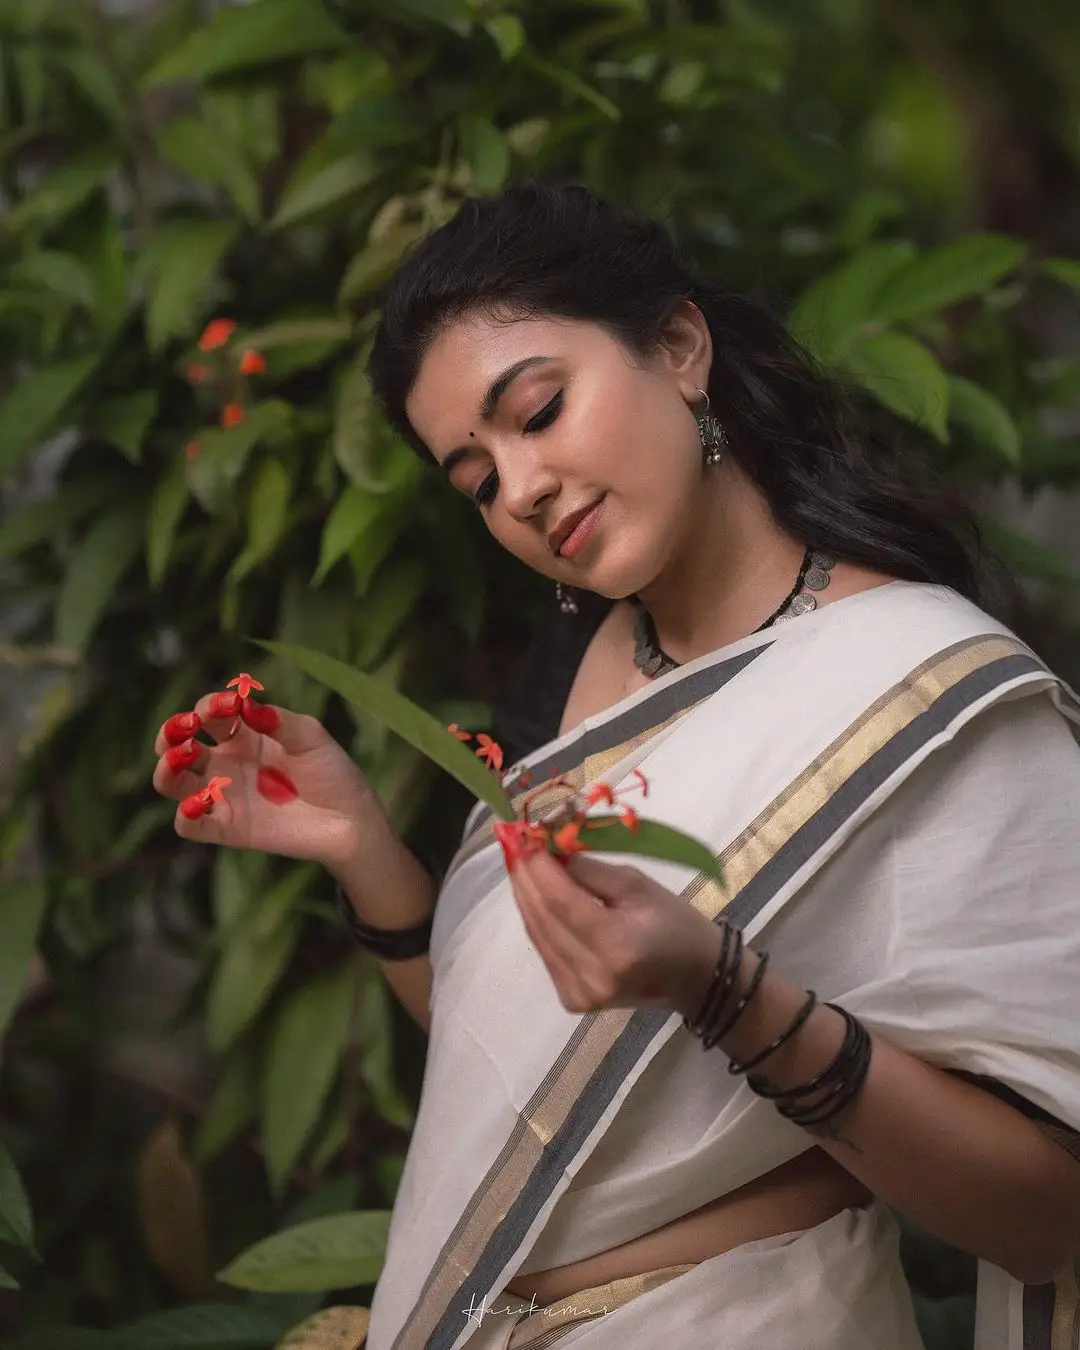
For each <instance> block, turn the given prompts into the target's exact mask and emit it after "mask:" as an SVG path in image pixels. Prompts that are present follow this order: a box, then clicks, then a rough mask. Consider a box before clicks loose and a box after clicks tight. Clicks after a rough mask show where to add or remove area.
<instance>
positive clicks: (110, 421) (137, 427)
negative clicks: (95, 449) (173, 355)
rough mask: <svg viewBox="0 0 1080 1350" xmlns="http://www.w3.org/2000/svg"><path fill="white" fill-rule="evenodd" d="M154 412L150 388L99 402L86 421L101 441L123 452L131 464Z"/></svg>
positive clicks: (155, 405) (155, 401) (155, 404)
mask: <svg viewBox="0 0 1080 1350" xmlns="http://www.w3.org/2000/svg"><path fill="white" fill-rule="evenodd" d="M157 409H158V396H157V394H156V392H155V391H154V390H153V389H141V390H139V392H138V393H135V394H120V395H118V396H117V397H116V398H110V399H106V400H104V402H102V403H99V404H98V405H97V407H96V408H95V409H94V412H93V416H92V418H91V421H90V426H91V430H92V431H93V432H94V433H95V434H96V435H98V436H100V437H101V439H102V440H103V441H108V442H109V444H110V445H115V446H116V448H117V449H118V450H120V451H122V452H123V454H124V456H125V458H126V459H129V460H130V461H131V463H132V464H138V462H139V458H140V452H141V450H142V443H143V441H144V440H145V438H146V433H147V432H148V431H149V429H150V423H151V422H152V421H153V420H154V416H155V414H156V413H157Z"/></svg>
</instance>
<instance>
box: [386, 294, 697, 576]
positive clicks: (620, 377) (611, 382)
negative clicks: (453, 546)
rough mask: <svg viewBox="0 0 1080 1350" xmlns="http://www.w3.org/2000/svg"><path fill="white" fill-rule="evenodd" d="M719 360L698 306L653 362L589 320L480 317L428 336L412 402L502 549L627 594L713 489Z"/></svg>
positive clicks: (660, 564) (678, 321) (669, 549)
mask: <svg viewBox="0 0 1080 1350" xmlns="http://www.w3.org/2000/svg"><path fill="white" fill-rule="evenodd" d="M711 356H712V349H711V344H710V339H709V333H708V328H707V326H706V324H705V321H704V319H703V318H702V316H701V314H700V312H699V311H698V310H697V309H696V307H694V306H693V305H689V304H686V305H684V306H683V308H682V310H681V311H680V313H679V314H678V315H677V316H676V317H675V318H674V319H673V320H672V321H671V324H670V325H669V329H668V331H667V332H666V333H665V336H664V340H663V343H662V345H661V347H660V348H659V349H658V350H657V352H656V353H655V354H654V355H653V356H651V357H649V358H648V359H647V360H642V359H640V358H636V357H633V356H631V354H630V353H629V352H628V351H627V350H626V348H625V347H623V346H622V345H621V344H620V343H618V342H617V341H616V340H615V339H614V338H612V337H611V336H610V335H609V334H608V333H606V332H605V331H604V330H603V329H601V328H600V327H598V326H597V325H596V324H593V323H585V322H581V321H578V320H570V319H561V318H535V319H522V320H515V321H506V320H503V321H498V320H496V319H493V318H491V317H490V316H488V315H484V314H479V313H477V314H472V315H468V316H466V317H464V318H462V319H460V320H457V321H455V322H454V323H453V324H451V325H449V326H448V327H447V328H445V329H444V331H443V332H442V333H441V334H440V336H439V337H438V338H437V339H436V341H435V342H434V343H433V344H432V346H431V348H430V349H429V351H428V353H427V355H426V356H425V357H424V360H423V363H422V365H421V368H420V373H419V375H418V377H417V380H416V382H415V384H414V385H413V388H412V390H411V391H410V393H409V397H408V399H407V403H406V410H407V412H408V416H409V420H410V421H411V422H412V425H413V427H414V428H415V429H416V431H417V433H418V434H419V435H420V436H421V437H422V438H423V440H424V441H425V442H426V444H427V445H428V446H429V447H430V448H431V450H432V453H433V454H434V456H435V458H436V459H437V460H438V461H439V463H440V465H441V466H442V467H443V469H444V470H445V472H446V473H447V476H448V478H449V480H450V482H451V483H452V485H453V486H454V487H455V488H456V489H457V490H458V491H460V492H463V493H465V494H466V496H468V497H470V498H471V499H472V500H474V501H475V502H476V504H477V507H478V508H479V510H480V512H481V514H482V515H483V517H484V520H485V522H486V523H487V526H488V528H489V529H490V530H491V533H492V534H493V535H494V536H495V537H496V539H498V540H499V542H500V543H501V544H502V545H503V546H504V547H505V548H507V549H508V550H509V551H510V552H511V553H513V554H515V555H516V556H517V557H519V558H520V559H521V560H522V561H523V562H524V563H526V564H527V565H528V566H529V567H532V568H534V569H535V570H536V571H537V572H540V573H542V574H544V575H545V576H549V577H552V578H554V579H555V580H558V581H563V582H566V583H568V584H569V585H572V586H580V587H582V588H584V589H586V590H592V591H596V592H598V593H599V594H601V595H606V596H610V597H613V598H621V597H623V596H626V595H629V594H632V593H633V592H636V591H639V590H642V589H643V588H644V587H646V586H647V585H649V583H650V582H652V581H653V580H654V579H655V578H656V577H657V576H659V575H661V573H662V572H663V571H664V570H665V567H666V565H667V563H668V561H669V560H670V559H671V557H672V556H673V554H675V553H677V552H678V550H679V548H680V545H681V544H682V542H683V540H684V537H685V536H686V535H687V533H688V531H689V530H690V529H691V528H692V527H693V523H694V521H695V518H696V517H700V512H701V502H702V498H703V496H706V495H709V496H711V494H705V493H704V492H703V488H704V486H705V484H704V481H703V469H702V452H701V443H700V440H699V437H698V431H697V423H696V421H695V418H694V412H693V406H696V405H698V404H700V402H701V396H700V394H699V393H697V392H696V391H697V390H698V389H699V388H700V389H704V388H706V387H707V382H708V374H709V365H710V362H711Z"/></svg>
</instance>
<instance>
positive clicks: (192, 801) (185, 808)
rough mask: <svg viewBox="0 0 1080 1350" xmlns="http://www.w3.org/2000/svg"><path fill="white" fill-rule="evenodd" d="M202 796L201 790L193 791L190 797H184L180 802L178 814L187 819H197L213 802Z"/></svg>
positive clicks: (204, 813) (203, 814) (203, 794)
mask: <svg viewBox="0 0 1080 1350" xmlns="http://www.w3.org/2000/svg"><path fill="white" fill-rule="evenodd" d="M204 797H205V793H203V792H194V793H192V795H191V796H190V797H185V798H184V800H183V801H182V802H181V803H180V814H181V815H182V816H187V818H188V820H198V819H199V817H200V816H205V815H206V813H207V811H209V810H210V808H211V806H212V805H213V802H211V801H208V800H205V801H204V800H203V799H204Z"/></svg>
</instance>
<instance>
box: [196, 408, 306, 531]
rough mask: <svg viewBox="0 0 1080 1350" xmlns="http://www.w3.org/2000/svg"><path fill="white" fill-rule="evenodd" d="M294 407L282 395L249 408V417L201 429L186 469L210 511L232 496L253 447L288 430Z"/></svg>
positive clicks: (276, 438) (201, 501) (199, 497)
mask: <svg viewBox="0 0 1080 1350" xmlns="http://www.w3.org/2000/svg"><path fill="white" fill-rule="evenodd" d="M291 419H292V408H291V406H290V405H289V404H288V403H285V402H283V401H282V400H280V399H267V400H265V401H264V402H262V403H258V404H256V405H255V406H254V407H251V408H249V409H248V413H247V418H246V419H245V420H244V421H243V422H241V423H240V425H239V426H235V427H209V428H207V429H206V430H204V431H200V432H199V433H198V436H197V440H198V442H199V445H200V447H201V450H200V453H199V454H198V456H197V457H196V458H195V459H193V460H189V461H188V462H187V464H186V467H185V469H184V472H185V474H186V477H187V481H188V485H189V486H190V488H191V491H192V493H193V495H194V496H195V497H196V499H197V500H198V502H199V503H200V505H201V506H202V507H203V508H204V509H205V510H206V511H208V512H210V514H211V515H213V514H215V513H216V512H217V511H220V510H221V509H222V507H223V506H225V505H227V504H229V503H231V502H232V500H233V495H234V489H235V486H236V483H237V482H238V480H239V478H240V475H241V474H242V473H243V471H244V468H245V466H246V465H247V462H248V458H249V457H250V455H251V452H252V450H254V448H255V446H256V445H258V444H259V442H260V441H263V440H266V441H274V440H278V439H280V438H281V437H282V436H283V435H284V434H285V433H287V431H288V428H289V425H290V422H291Z"/></svg>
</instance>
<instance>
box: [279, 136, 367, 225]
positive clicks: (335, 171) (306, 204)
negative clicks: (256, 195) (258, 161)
mask: <svg viewBox="0 0 1080 1350" xmlns="http://www.w3.org/2000/svg"><path fill="white" fill-rule="evenodd" d="M375 173H376V165H375V164H374V163H373V161H372V159H371V157H370V156H369V155H366V154H353V155H346V156H345V157H344V158H343V159H338V160H335V161H334V162H333V163H332V164H327V165H326V167H325V168H323V169H320V170H319V171H318V172H317V173H313V174H309V173H304V174H303V175H302V176H300V177H299V179H298V180H297V181H296V182H295V184H290V185H289V186H288V187H286V189H285V191H284V193H283V194H282V197H281V200H280V201H279V202H278V208H277V210H276V211H275V212H274V216H273V219H272V220H271V221H270V229H272V230H283V229H285V228H287V227H288V226H289V225H295V224H296V223H297V221H300V220H305V219H306V218H307V217H308V216H313V215H315V213H316V212H317V211H323V210H325V209H326V207H328V206H334V205H336V204H337V203H338V202H342V201H352V200H354V199H355V196H356V194H357V193H358V192H359V191H360V189H361V188H363V187H366V186H367V185H368V183H370V182H371V180H372V179H373V178H374V176H375Z"/></svg>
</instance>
